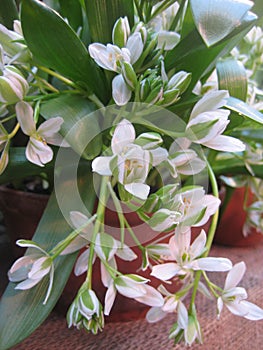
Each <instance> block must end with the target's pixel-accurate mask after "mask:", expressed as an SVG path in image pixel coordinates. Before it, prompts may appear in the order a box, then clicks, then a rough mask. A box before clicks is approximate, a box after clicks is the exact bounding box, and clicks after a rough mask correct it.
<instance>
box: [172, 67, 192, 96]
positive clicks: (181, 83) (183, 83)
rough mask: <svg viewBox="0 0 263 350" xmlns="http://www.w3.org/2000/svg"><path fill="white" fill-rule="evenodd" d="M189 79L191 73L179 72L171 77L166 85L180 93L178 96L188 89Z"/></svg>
mask: <svg viewBox="0 0 263 350" xmlns="http://www.w3.org/2000/svg"><path fill="white" fill-rule="evenodd" d="M191 78H192V75H191V73H187V72H185V71H180V72H178V73H176V74H174V75H173V76H172V77H171V79H170V80H169V82H168V84H167V87H168V88H169V89H178V90H179V91H180V94H182V93H183V92H184V91H185V90H186V89H187V88H188V86H189V84H190V82H191Z"/></svg>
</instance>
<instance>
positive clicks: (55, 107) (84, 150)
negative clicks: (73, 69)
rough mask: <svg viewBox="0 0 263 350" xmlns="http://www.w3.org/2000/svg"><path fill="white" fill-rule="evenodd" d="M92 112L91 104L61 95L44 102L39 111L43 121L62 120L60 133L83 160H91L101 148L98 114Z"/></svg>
mask: <svg viewBox="0 0 263 350" xmlns="http://www.w3.org/2000/svg"><path fill="white" fill-rule="evenodd" d="M94 110H95V106H94V104H93V103H92V102H90V101H88V100H87V99H85V98H83V97H81V96H77V95H61V96H59V97H58V98H54V99H51V100H48V101H46V102H44V103H43V104H42V105H41V109H40V111H41V114H42V115H43V116H44V118H45V119H49V118H52V117H54V116H61V117H62V118H63V119H64V123H63V124H62V126H61V129H60V133H61V134H62V135H63V136H64V137H65V138H66V140H67V142H68V143H69V144H70V146H71V147H72V148H73V149H74V151H75V152H77V153H78V154H80V155H82V156H83V157H84V158H85V159H93V158H94V157H95V156H97V155H98V154H99V153H100V151H101V147H102V139H101V131H100V127H99V123H98V112H95V113H94Z"/></svg>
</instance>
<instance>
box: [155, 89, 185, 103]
mask: <svg viewBox="0 0 263 350" xmlns="http://www.w3.org/2000/svg"><path fill="white" fill-rule="evenodd" d="M179 93H180V91H179V90H178V89H172V90H168V91H164V93H163V96H162V99H161V100H160V101H158V102H157V105H161V106H163V107H165V106H170V105H171V104H173V103H175V102H176V101H178V100H179Z"/></svg>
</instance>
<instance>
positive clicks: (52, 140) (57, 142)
mask: <svg viewBox="0 0 263 350" xmlns="http://www.w3.org/2000/svg"><path fill="white" fill-rule="evenodd" d="M47 142H48V143H49V144H50V145H54V146H59V147H71V146H70V144H69V143H68V142H67V140H66V139H65V138H64V137H63V136H62V135H60V134H58V133H57V134H54V135H53V136H49V137H48V139H47Z"/></svg>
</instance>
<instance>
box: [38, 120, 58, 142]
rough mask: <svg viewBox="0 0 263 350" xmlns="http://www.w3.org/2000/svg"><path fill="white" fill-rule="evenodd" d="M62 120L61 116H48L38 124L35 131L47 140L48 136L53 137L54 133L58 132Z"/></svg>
mask: <svg viewBox="0 0 263 350" xmlns="http://www.w3.org/2000/svg"><path fill="white" fill-rule="evenodd" d="M63 122H64V120H63V118H61V117H55V118H50V119H49V120H46V121H45V122H44V123H42V124H41V125H40V126H39V128H38V129H37V132H38V133H39V135H41V136H42V137H43V138H44V139H46V141H47V142H49V137H53V135H54V134H56V133H58V132H59V130H60V127H61V125H62V124H63Z"/></svg>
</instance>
